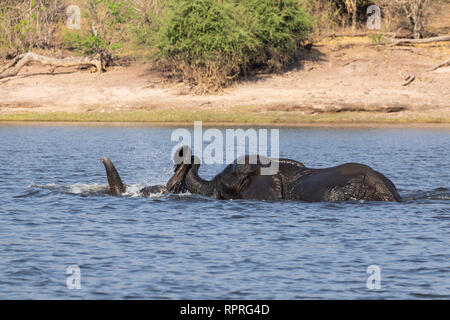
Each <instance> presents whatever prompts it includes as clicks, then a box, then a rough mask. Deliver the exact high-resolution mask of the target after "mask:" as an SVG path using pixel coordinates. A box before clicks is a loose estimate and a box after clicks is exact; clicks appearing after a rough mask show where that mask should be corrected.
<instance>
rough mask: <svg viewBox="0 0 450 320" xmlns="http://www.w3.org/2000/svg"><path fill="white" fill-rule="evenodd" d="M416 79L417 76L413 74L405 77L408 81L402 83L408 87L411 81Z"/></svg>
mask: <svg viewBox="0 0 450 320" xmlns="http://www.w3.org/2000/svg"><path fill="white" fill-rule="evenodd" d="M415 79H416V76H415V75H413V74H411V75H409V76H407V77H406V78H405V81H406V82H405V83H404V84H402V86H404V87H406V86H407V85H409V84H410V83H411V82H413V81H414V80H415Z"/></svg>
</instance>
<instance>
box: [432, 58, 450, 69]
mask: <svg viewBox="0 0 450 320" xmlns="http://www.w3.org/2000/svg"><path fill="white" fill-rule="evenodd" d="M448 64H450V59H447V60H445V61H444V62H442V63H439V64H438V65H436V66H434V67H433V68H431V69H430V71H434V70H436V69H439V68H441V67H444V66H446V65H448Z"/></svg>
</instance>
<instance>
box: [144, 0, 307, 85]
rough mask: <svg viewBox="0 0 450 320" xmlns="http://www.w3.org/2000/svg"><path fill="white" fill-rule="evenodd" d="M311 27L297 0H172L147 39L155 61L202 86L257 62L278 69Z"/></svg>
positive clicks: (218, 82)
mask: <svg viewBox="0 0 450 320" xmlns="http://www.w3.org/2000/svg"><path fill="white" fill-rule="evenodd" d="M311 29H312V18H311V17H310V16H308V15H307V14H306V13H305V11H304V9H303V7H302V5H301V2H299V1H296V0H278V1H277V0H241V1H238V0H229V1H217V0H178V1H174V0H172V1H169V2H168V3H167V5H166V7H165V10H164V11H163V13H162V16H161V17H160V19H158V21H156V22H155V21H154V25H153V29H152V32H151V40H150V41H149V43H148V44H149V45H150V46H152V47H153V48H155V49H156V52H155V53H154V58H155V59H156V61H157V62H158V64H159V65H163V66H165V67H166V68H167V70H168V71H170V72H171V73H172V74H173V75H174V76H175V77H176V78H178V79H182V80H184V81H187V82H189V83H191V84H192V85H193V86H194V87H195V88H196V91H197V92H198V91H200V92H205V91H209V90H217V89H220V88H222V87H224V86H226V85H228V84H229V83H230V82H231V81H233V80H234V79H235V78H236V77H238V76H240V75H244V74H247V73H249V72H251V71H253V70H255V68H257V67H258V68H261V67H262V68H266V69H270V70H276V71H279V70H281V69H282V68H283V67H284V66H286V65H287V64H288V63H289V62H290V61H291V60H292V58H293V57H294V55H295V52H296V50H297V48H298V47H299V45H300V41H301V40H304V39H305V38H307V36H308V33H309V31H310V30H311Z"/></svg>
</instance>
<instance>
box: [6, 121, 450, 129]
mask: <svg viewBox="0 0 450 320" xmlns="http://www.w3.org/2000/svg"><path fill="white" fill-rule="evenodd" d="M15 126H29V127H33V126H36V127H66V126H67V127H106V128H108V127H110V128H119V127H130V128H175V127H181V128H190V127H192V126H193V123H188V122H103V121H98V122H96V121H0V127H15ZM202 126H203V127H204V128H212V127H217V128H233V127H244V128H250V127H269V128H287V129H289V128H323V129H327V128H330V129H432V130H450V123H439V122H433V123H425V122H424V123H418V122H411V123H381V122H352V123H312V122H304V123H278V124H277V123H259V124H250V123H229V122H228V123H227V122H206V123H202Z"/></svg>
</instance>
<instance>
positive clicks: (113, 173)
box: [101, 157, 126, 196]
mask: <svg viewBox="0 0 450 320" xmlns="http://www.w3.org/2000/svg"><path fill="white" fill-rule="evenodd" d="M101 160H102V163H103V165H104V166H105V169H106V176H107V177H108V184H109V193H110V194H111V195H113V196H119V195H121V194H122V193H124V192H125V189H126V188H125V185H124V184H123V182H122V179H120V176H119V173H118V172H117V170H116V168H115V167H114V165H113V163H112V162H111V160H109V159H108V158H106V157H104V158H102V159H101Z"/></svg>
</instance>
